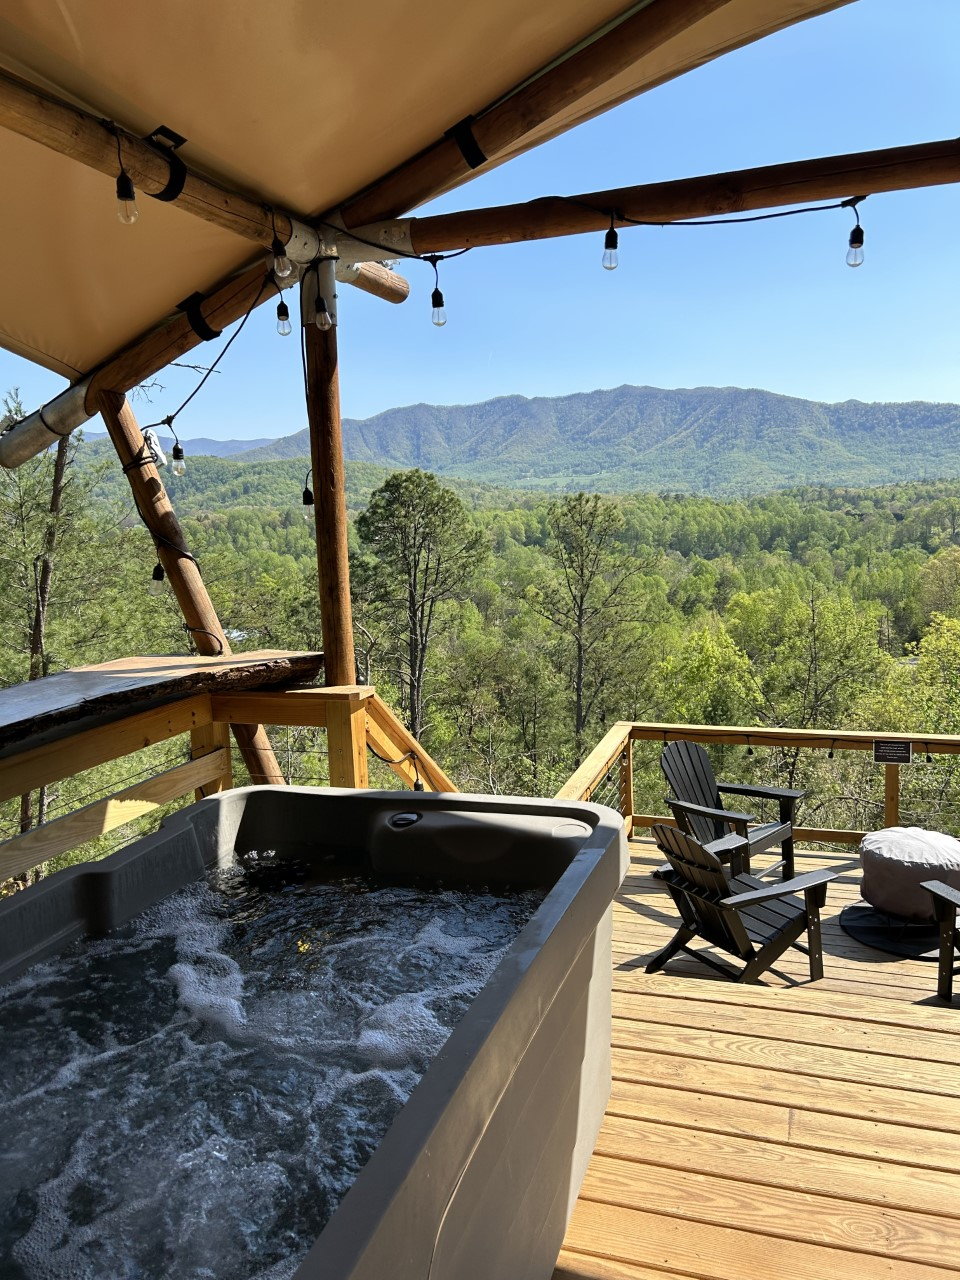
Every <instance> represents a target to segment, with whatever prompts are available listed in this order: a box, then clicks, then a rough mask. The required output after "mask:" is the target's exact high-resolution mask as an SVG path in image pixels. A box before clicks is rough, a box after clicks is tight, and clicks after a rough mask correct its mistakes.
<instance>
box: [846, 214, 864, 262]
mask: <svg viewBox="0 0 960 1280" xmlns="http://www.w3.org/2000/svg"><path fill="white" fill-rule="evenodd" d="M862 265H863V227H861V225H860V223H859V222H858V223H857V225H856V226H855V227H854V228H853V230H852V231H851V232H850V248H849V249H848V250H847V266H848V267H860V266H862Z"/></svg>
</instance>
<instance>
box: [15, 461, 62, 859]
mask: <svg viewBox="0 0 960 1280" xmlns="http://www.w3.org/2000/svg"><path fill="white" fill-rule="evenodd" d="M69 452H70V439H69V437H68V436H61V438H60V440H59V441H58V442H57V453H56V458H55V459H54V464H53V480H52V482H51V485H50V506H49V515H48V517H47V524H46V528H45V530H44V534H43V550H42V552H41V553H40V555H39V556H37V558H36V560H35V561H34V564H33V586H34V598H33V620H32V625H31V627H30V670H29V673H28V675H27V679H28V680H39V679H40V678H41V677H42V676H45V675H46V674H47V671H48V667H49V664H48V661H47V647H46V640H47V606H48V605H49V603H50V592H51V589H52V587H53V566H54V557H55V555H56V550H57V535H58V533H59V525H60V509H61V506H62V503H63V489H64V483H65V480H66V474H67V461H68V458H69ZM38 800H39V808H40V814H39V818H38V819H37V820H38V821H40V822H42V821H43V820H44V818H45V816H46V809H47V798H46V789H45V788H41V790H40V793H39V796H38ZM34 820H35V819H34V808H33V795H32V793H31V792H29V791H28V792H26V793H25V794H24V795H22V796H21V797H20V831H21V832H24V831H29V830H30V829H31V828H32V827H33V825H34ZM41 874H42V872H41V869H40V868H39V867H38V868H37V870H36V871H34V872H33V878H35V879H39V878H40V876H41Z"/></svg>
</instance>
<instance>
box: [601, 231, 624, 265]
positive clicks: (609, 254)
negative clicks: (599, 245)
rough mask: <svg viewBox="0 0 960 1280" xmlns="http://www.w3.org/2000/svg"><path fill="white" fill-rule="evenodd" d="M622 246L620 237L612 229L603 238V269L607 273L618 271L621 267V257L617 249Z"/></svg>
mask: <svg viewBox="0 0 960 1280" xmlns="http://www.w3.org/2000/svg"><path fill="white" fill-rule="evenodd" d="M619 244H620V237H619V236H618V235H617V233H616V230H615V229H614V228H613V227H611V228H610V230H609V231H608V232H607V234H606V235H605V236H604V238H603V259H602V261H603V267H604V270H605V271H616V269H617V267H619V265H620V255H619V253H618V252H617V248H618V246H619Z"/></svg>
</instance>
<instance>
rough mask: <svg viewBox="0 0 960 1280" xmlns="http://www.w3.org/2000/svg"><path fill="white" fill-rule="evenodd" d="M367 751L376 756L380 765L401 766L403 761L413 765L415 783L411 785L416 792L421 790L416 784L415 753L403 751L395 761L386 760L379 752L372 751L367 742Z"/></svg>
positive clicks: (417, 762) (416, 766) (417, 768)
mask: <svg viewBox="0 0 960 1280" xmlns="http://www.w3.org/2000/svg"><path fill="white" fill-rule="evenodd" d="M367 750H368V751H369V752H370V754H371V755H372V756H376V758H377V759H378V760H379V761H380V763H381V764H403V762H404V760H409V761H411V763H412V764H413V773H414V778H415V779H416V781H415V782H414V784H413V785H414V788H415V790H418V791H419V790H420V789H421V788H420V787H419V786H417V784H418V783H419V782H420V769H419V767H418V765H419V758H418V756H417V753H416V752H415V751H405V752H404V753H403V755H402V756H398V757H397V759H396V760H388V759H387V757H386V756H382V755H381V754H380V752H379V751H374V749H373V747H371V746H370V744H369V742H368V743H367Z"/></svg>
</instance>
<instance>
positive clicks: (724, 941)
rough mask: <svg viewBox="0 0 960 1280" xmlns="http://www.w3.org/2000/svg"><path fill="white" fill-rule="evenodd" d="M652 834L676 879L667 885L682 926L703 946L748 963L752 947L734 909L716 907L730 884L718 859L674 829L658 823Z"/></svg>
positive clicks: (751, 954) (728, 892)
mask: <svg viewBox="0 0 960 1280" xmlns="http://www.w3.org/2000/svg"><path fill="white" fill-rule="evenodd" d="M652 833H653V838H654V840H656V842H657V844H658V845H659V847H660V849H661V850H662V852H663V853H664V854H665V855H666V857H667V860H668V862H669V863H670V866H671V868H672V869H673V871H674V873H675V875H676V879H675V880H674V881H672V882H670V881H668V882H667V883H668V887H669V888H670V890H671V893H673V894H674V895H675V897H676V899H677V905H678V907H679V908H680V915H681V917H682V918H683V919H684V921H685V923H687V924H689V925H691V926H692V927H695V928H696V930H697V932H698V933H699V934H700V936H701V937H702V938H703V939H704V940H705V941H706V942H710V943H712V944H713V945H714V946H716V947H721V948H722V949H723V950H724V951H729V952H731V953H732V954H733V955H736V956H739V957H740V959H741V960H749V959H750V958H751V956H753V955H754V946H753V943H752V942H751V941H750V938H749V936H748V934H747V931H746V929H745V928H744V926H743V922H742V920H741V919H740V917H739V915H738V914H737V912H736V911H735V910H734V909H733V908H731V907H723V906H720V905H719V904H720V901H721V899H723V898H726V897H729V896H730V882H729V880H728V879H727V874H726V871H725V870H724V866H723V863H722V862H721V861H720V859H719V858H718V857H717V856H716V854H713V853H711V852H710V850H709V849H705V848H704V847H703V845H702V844H700V842H699V841H698V840H695V839H694V838H693V836H689V835H687V833H686V832H685V831H679V830H678V829H677V828H676V827H667V826H664V825H662V824H659V823H658V824H657V825H656V826H654V827H653V828H652ZM684 907H686V908H687V910H684Z"/></svg>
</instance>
